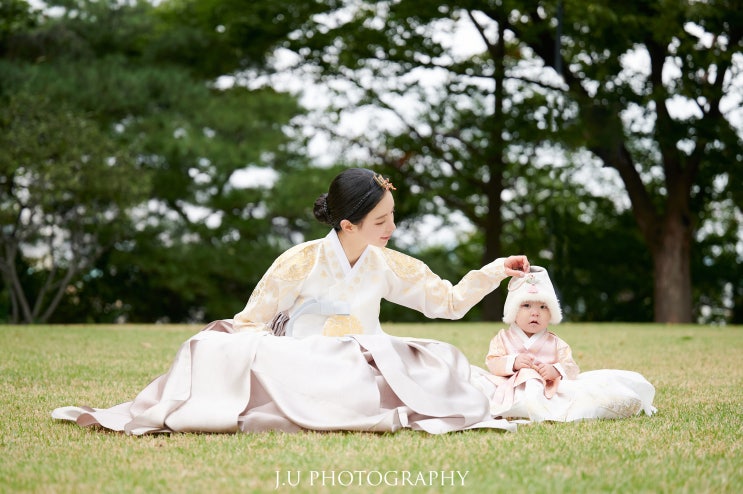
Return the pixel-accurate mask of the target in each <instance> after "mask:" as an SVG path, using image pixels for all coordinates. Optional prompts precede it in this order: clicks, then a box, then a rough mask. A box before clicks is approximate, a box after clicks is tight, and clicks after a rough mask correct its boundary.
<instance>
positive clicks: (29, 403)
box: [0, 323, 743, 494]
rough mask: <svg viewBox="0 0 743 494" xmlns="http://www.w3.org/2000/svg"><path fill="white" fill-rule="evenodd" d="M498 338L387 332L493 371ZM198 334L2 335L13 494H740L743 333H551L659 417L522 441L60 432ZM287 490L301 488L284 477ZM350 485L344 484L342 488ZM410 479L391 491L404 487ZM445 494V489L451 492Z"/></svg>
mask: <svg viewBox="0 0 743 494" xmlns="http://www.w3.org/2000/svg"><path fill="white" fill-rule="evenodd" d="M500 326H501V325H490V324H463V323H446V324H438V323H436V324H426V325H388V326H386V328H387V330H388V331H390V332H391V333H394V334H399V335H410V336H417V337H425V338H436V339H440V340H444V341H448V342H451V343H454V344H456V345H457V346H458V347H460V348H461V349H462V350H463V351H464V353H465V354H466V355H467V356H468V357H469V358H470V360H471V362H472V363H474V364H477V365H483V361H484V357H485V353H486V352H487V348H488V343H489V341H490V338H491V337H492V336H493V335H494V333H495V332H496V331H497V330H498V329H499V327H500ZM198 329H199V328H198V327H195V326H156V325H151V326H106V327H103V326H34V327H15V326H0V349H1V351H2V358H0V492H39V493H46V492H49V493H68V492H69V493H72V492H75V493H86V492H96V493H97V492H122V493H123V492H126V493H129V492H142V493H158V492H177V493H182V492H194V493H208V492H213V493H220V494H221V493H248V492H270V491H274V488H275V487H276V478H277V472H279V476H280V483H281V482H287V480H291V481H296V480H297V475H300V476H301V478H300V480H301V481H300V483H299V485H298V486H297V487H291V486H288V485H285V486H279V489H278V490H276V492H313V493H314V492H378V491H385V490H386V491H388V492H416V493H424V492H455V491H458V492H465V491H466V492H476V493H477V492H489V493H498V492H503V493H522V492H524V493H526V492H528V493H542V492H544V493H560V492H570V493H594V492H618V493H637V492H648V493H656V492H668V493H677V492H681V493H683V492H687V493H707V492H708V493H725V492H730V493H733V492H740V491H741V488H743V448H742V447H741V446H742V445H743V358H742V356H741V355H742V353H741V351H742V350H743V328H741V327H734V328H731V327H728V328H719V327H703V326H664V325H624V324H611V325H610V324H606V325H588V324H585V325H577V324H576V325H571V324H565V325H561V326H558V327H556V328H554V329H556V331H557V332H558V333H559V334H560V335H561V336H562V337H563V338H564V339H565V340H567V341H568V342H569V343H570V344H571V346H572V347H573V354H574V357H575V359H576V360H577V362H578V364H579V365H580V366H581V370H583V371H587V370H592V369H602V368H616V369H628V370H635V371H638V372H640V373H642V374H643V375H644V376H645V377H647V378H648V380H650V382H652V383H653V384H654V385H655V387H656V390H657V393H656V399H655V405H656V406H657V407H658V409H659V412H658V414H657V415H655V416H653V417H644V416H641V417H636V418H631V419H625V420H618V421H587V422H576V423H567V424H558V423H543V424H530V425H526V426H520V427H519V430H518V432H516V433H507V432H500V431H487V430H483V431H466V432H458V433H451V434H445V435H437V436H434V435H428V434H426V433H422V432H412V431H408V430H404V431H401V432H398V433H396V434H374V433H343V432H337V433H316V432H306V433H299V434H282V433H264V434H235V435H209V434H173V435H152V436H143V437H130V436H126V435H124V434H121V433H113V432H106V431H103V430H101V429H85V428H81V427H78V426H77V425H75V424H72V423H66V422H59V421H55V420H52V419H51V418H50V415H49V414H50V412H51V410H52V409H53V408H55V407H57V406H63V405H91V406H96V407H107V406H112V405H115V404H117V403H120V402H124V401H129V400H131V399H132V398H133V397H134V396H135V394H136V393H137V392H138V391H139V390H141V389H142V388H143V387H144V386H145V385H146V384H147V383H148V382H149V381H150V380H151V379H152V378H154V377H156V376H157V375H159V374H161V373H163V372H165V371H166V370H167V369H168V366H169V365H170V361H171V359H172V357H173V356H174V354H175V351H176V350H177V348H178V346H179V345H180V343H181V342H183V341H184V340H185V339H186V338H188V337H189V336H190V335H192V334H193V333H194V332H196V331H197V330H198ZM323 471H325V472H327V473H329V472H331V471H335V472H336V475H338V472H341V471H345V472H353V471H366V472H371V471H373V472H380V473H381V474H384V473H387V472H402V471H409V472H412V474H413V477H411V478H410V480H411V481H412V480H415V476H416V475H417V474H418V473H419V472H422V473H424V474H425V475H429V472H432V471H439V472H440V471H446V472H452V473H454V474H455V475H457V474H461V475H466V477H465V480H464V486H462V485H461V483H460V482H459V481H458V477H455V479H456V480H457V481H456V483H455V484H456V485H455V486H453V487H451V486H446V487H442V486H441V482H440V481H439V482H437V483H436V485H435V486H424V485H422V483H419V484H418V485H417V486H416V487H412V486H410V485H409V484H410V483H411V482H407V483H406V485H405V486H400V485H398V486H389V487H387V488H385V485H384V483H382V485H380V486H377V487H374V486H370V485H369V484H368V483H367V480H368V481H370V482H371V483H376V482H377V481H378V479H379V474H372V475H371V476H370V477H367V476H365V475H362V479H363V482H362V484H363V485H362V486H357V485H355V484H356V481H354V485H351V486H347V487H344V486H341V485H338V484H336V486H331V485H330V482H329V481H326V483H325V486H322V485H320V481H319V479H318V480H316V481H315V482H314V485H310V476H311V475H321V472H323ZM287 475H289V477H287ZM349 475H351V474H348V473H346V474H342V476H341V477H336V480H341V481H343V482H344V483H348V482H347V481H348V480H349V479H350V478H351V477H349ZM401 475H402V474H398V475H397V476H395V475H394V473H389V474H388V480H389V481H390V483H393V482H394V480H395V479H398V482H401V481H402V477H401ZM447 485H448V482H447Z"/></svg>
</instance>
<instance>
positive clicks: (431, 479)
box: [274, 470, 469, 489]
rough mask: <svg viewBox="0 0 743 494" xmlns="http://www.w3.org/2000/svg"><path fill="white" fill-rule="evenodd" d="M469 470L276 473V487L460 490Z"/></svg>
mask: <svg viewBox="0 0 743 494" xmlns="http://www.w3.org/2000/svg"><path fill="white" fill-rule="evenodd" d="M468 474H469V470H466V471H464V472H462V471H460V470H424V471H411V470H389V471H380V470H309V471H301V470H276V486H275V487H274V489H279V488H292V487H299V486H310V487H311V486H318V487H320V486H322V487H331V486H332V487H351V486H370V487H379V486H392V487H394V486H400V487H402V486H407V487H464V486H465V482H466V479H467V475H468Z"/></svg>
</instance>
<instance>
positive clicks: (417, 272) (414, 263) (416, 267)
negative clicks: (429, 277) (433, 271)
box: [382, 249, 423, 280]
mask: <svg viewBox="0 0 743 494" xmlns="http://www.w3.org/2000/svg"><path fill="white" fill-rule="evenodd" d="M382 252H383V253H384V257H385V259H386V260H387V265H389V267H390V268H391V269H392V271H393V272H394V273H395V274H396V275H397V276H399V277H400V278H403V279H406V280H419V279H420V278H422V277H423V274H422V271H421V269H420V261H418V260H417V259H414V258H412V257H410V256H406V255H405V254H403V253H401V252H397V251H394V250H391V249H382Z"/></svg>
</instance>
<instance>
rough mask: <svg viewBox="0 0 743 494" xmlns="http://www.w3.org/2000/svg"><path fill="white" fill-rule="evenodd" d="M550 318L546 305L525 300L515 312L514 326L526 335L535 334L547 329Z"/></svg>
mask: <svg viewBox="0 0 743 494" xmlns="http://www.w3.org/2000/svg"><path fill="white" fill-rule="evenodd" d="M551 318H552V314H551V313H550V310H549V308H548V307H547V304H545V303H544V302H534V301H529V300H527V301H526V302H522V303H521V305H520V306H519V310H518V312H516V319H515V322H516V325H517V326H518V327H520V328H521V329H522V330H523V331H524V333H526V334H535V333H538V332H540V331H542V330H543V329H546V328H547V325H548V324H549V322H550V319H551Z"/></svg>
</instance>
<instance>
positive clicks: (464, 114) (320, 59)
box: [288, 0, 743, 322]
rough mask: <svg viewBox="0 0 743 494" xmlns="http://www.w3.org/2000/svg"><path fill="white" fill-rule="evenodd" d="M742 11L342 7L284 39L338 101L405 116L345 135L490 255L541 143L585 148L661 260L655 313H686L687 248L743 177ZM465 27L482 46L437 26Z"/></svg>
mask: <svg viewBox="0 0 743 494" xmlns="http://www.w3.org/2000/svg"><path fill="white" fill-rule="evenodd" d="M563 12H564V14H563ZM741 15H742V14H741V12H740V9H738V8H737V7H736V6H734V5H733V4H732V3H730V2H725V1H719V2H688V1H680V0H668V1H663V2H656V3H648V2H644V1H630V2H624V3H622V4H615V3H614V2H612V3H609V2H595V1H590V2H589V1H585V0H573V1H564V2H562V1H557V2H546V1H545V2H533V3H530V4H524V3H523V2H511V1H502V2H483V1H467V2H457V3H456V4H452V3H450V2H445V1H442V2H426V3H425V4H421V2H417V1H413V0H400V1H394V2H387V1H385V2H375V1H368V2H347V3H346V4H344V5H343V6H342V8H335V6H333V7H330V8H328V10H327V12H326V14H325V15H324V16H317V17H315V18H314V20H313V22H311V23H310V24H309V25H308V26H306V27H305V28H304V29H303V30H301V32H298V33H296V35H295V38H296V40H294V41H292V42H290V43H289V44H288V46H290V47H292V48H293V49H294V51H295V53H297V54H298V55H299V56H300V57H301V58H300V60H301V61H302V62H300V63H304V62H312V63H313V66H314V67H317V68H318V69H319V70H320V74H321V76H320V81H322V82H323V83H326V84H328V85H329V86H330V85H335V86H334V87H337V88H338V92H339V93H342V94H343V96H344V97H345V99H341V100H339V101H342V103H339V107H343V108H344V109H348V108H356V109H358V108H361V107H364V106H373V107H376V108H381V109H383V110H384V113H385V114H386V115H388V116H389V115H392V116H394V117H395V120H396V122H397V125H396V126H394V128H392V129H390V128H387V129H384V130H383V134H385V135H387V136H391V137H388V139H387V140H386V142H382V141H381V140H380V139H377V140H373V139H370V138H369V136H370V135H371V136H378V135H379V134H375V133H374V132H373V130H374V129H373V128H371V129H365V133H363V134H362V133H360V135H353V136H351V140H352V141H355V142H360V143H362V145H363V146H364V147H366V148H368V149H371V153H370V154H371V155H372V156H376V157H378V158H380V159H379V161H380V162H383V163H387V164H390V165H393V166H394V167H395V168H396V169H397V170H398V173H399V174H400V175H401V176H404V177H405V178H406V182H407V183H408V184H409V185H410V186H412V187H416V188H418V189H419V190H421V191H424V192H423V193H425V194H430V196H429V197H430V198H431V199H433V197H437V198H438V204H445V205H446V206H447V207H449V208H450V209H451V210H458V211H462V212H463V213H464V214H465V215H466V216H467V217H468V218H469V219H470V220H471V221H472V223H473V224H474V225H476V226H477V227H479V228H481V229H482V230H483V231H484V232H485V235H484V241H485V249H484V252H485V258H486V259H485V260H487V259H491V258H492V257H494V256H497V255H500V251H501V250H502V246H501V245H500V243H499V240H498V239H499V237H500V236H501V235H502V219H501V218H502V216H501V215H502V210H501V208H503V207H504V206H505V207H507V205H504V204H502V203H501V197H502V195H503V191H504V189H508V188H511V187H513V185H514V184H515V180H516V177H517V176H518V174H519V173H521V171H522V170H523V167H525V166H534V165H538V164H539V162H540V160H539V159H538V153H539V152H540V151H541V150H544V149H545V148H544V147H543V145H544V144H545V143H552V144H560V145H562V146H563V147H564V148H565V149H567V150H571V149H572V150H581V149H586V150H589V151H590V152H591V153H592V155H593V156H594V157H595V158H596V159H598V160H599V162H600V163H601V164H602V165H603V166H604V167H606V168H609V169H612V170H614V171H615V172H616V173H617V174H618V177H619V178H620V179H621V182H622V184H623V186H624V188H625V191H626V193H627V197H628V198H629V203H630V205H631V211H632V214H633V217H634V219H635V223H636V225H637V228H638V230H639V232H640V233H641V237H642V239H643V242H644V244H645V248H646V249H647V251H648V253H649V256H650V258H651V259H652V265H653V268H652V273H653V276H652V278H653V280H654V293H653V300H654V316H653V317H654V320H656V321H658V322H691V321H692V320H693V314H692V307H693V303H692V277H691V266H692V252H693V249H694V245H695V242H696V235H697V232H698V231H699V230H698V229H699V226H700V225H701V224H702V223H704V222H706V221H714V220H715V218H712V217H705V213H706V212H707V211H708V210H709V209H708V208H706V206H705V205H708V204H710V203H711V202H715V201H719V200H722V198H723V197H724V196H725V195H727V194H729V193H730V190H731V189H732V188H734V185H733V184H740V183H741V173H743V171H741V170H740V169H739V167H738V168H731V167H730V166H727V165H726V164H727V163H737V162H740V161H741V156H742V155H743V146H742V144H741V136H740V134H741V131H740V129H737V128H735V125H734V123H733V121H732V112H731V111H729V110H726V108H725V104H726V101H727V100H726V99H725V97H726V95H728V94H730V93H731V92H732V91H733V90H734V88H735V87H740V81H739V76H738V74H739V71H740V69H741V67H742V66H743V62H741V58H740V55H741V34H742V33H743V19H742V18H741ZM561 16H563V18H564V21H563V22H559V21H558V19H559V18H560V17H561ZM458 23H459V24H458ZM464 24H466V25H467V26H470V27H474V30H475V32H476V33H477V34H478V36H479V40H480V45H481V46H483V47H484V49H483V50H482V51H479V52H478V51H475V52H474V54H472V51H470V53H469V54H467V55H460V56H457V54H456V53H455V51H454V48H456V46H454V45H453V44H451V42H450V41H451V39H452V38H450V37H446V36H443V35H441V33H442V30H444V31H445V30H447V29H448V30H450V31H453V30H454V28H455V27H456V26H457V25H460V26H461V25H464ZM558 27H559V28H561V32H558ZM556 54H558V56H556ZM638 58H639V59H640V60H644V62H645V63H641V64H640V67H639V68H638V67H636V66H633V65H632V62H633V61H634V60H637V59H638ZM668 74H677V76H670V77H669V75H668ZM431 80H438V81H440V84H439V85H438V87H440V88H443V89H441V90H440V91H437V90H436V89H432V86H434V85H433V84H431ZM338 81H345V82H347V84H345V85H341V84H339V82H338ZM411 101H412V102H413V103H411ZM679 101H680V102H683V103H685V104H686V105H687V106H686V108H687V111H686V112H684V113H679V112H678V111H677V110H675V106H677V105H676V103H678V102H679ZM732 101H736V100H735V97H733V99H732ZM411 107H412V109H411ZM337 109H338V110H339V109H340V108H337ZM547 149H549V147H548V148H547ZM552 149H554V147H552ZM553 156H555V155H553ZM719 184H723V186H722V187H720V186H719ZM426 204H428V205H431V204H433V205H436V204H437V203H436V202H431V201H426ZM739 205H740V202H738V206H737V207H738V209H739V210H740V206H739ZM439 212H441V211H439ZM737 228H738V231H740V228H741V227H740V224H738V227H737ZM731 279H732V280H733V282H734V283H737V281H736V277H735V276H734V275H733V276H731ZM491 317H492V315H491Z"/></svg>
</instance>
